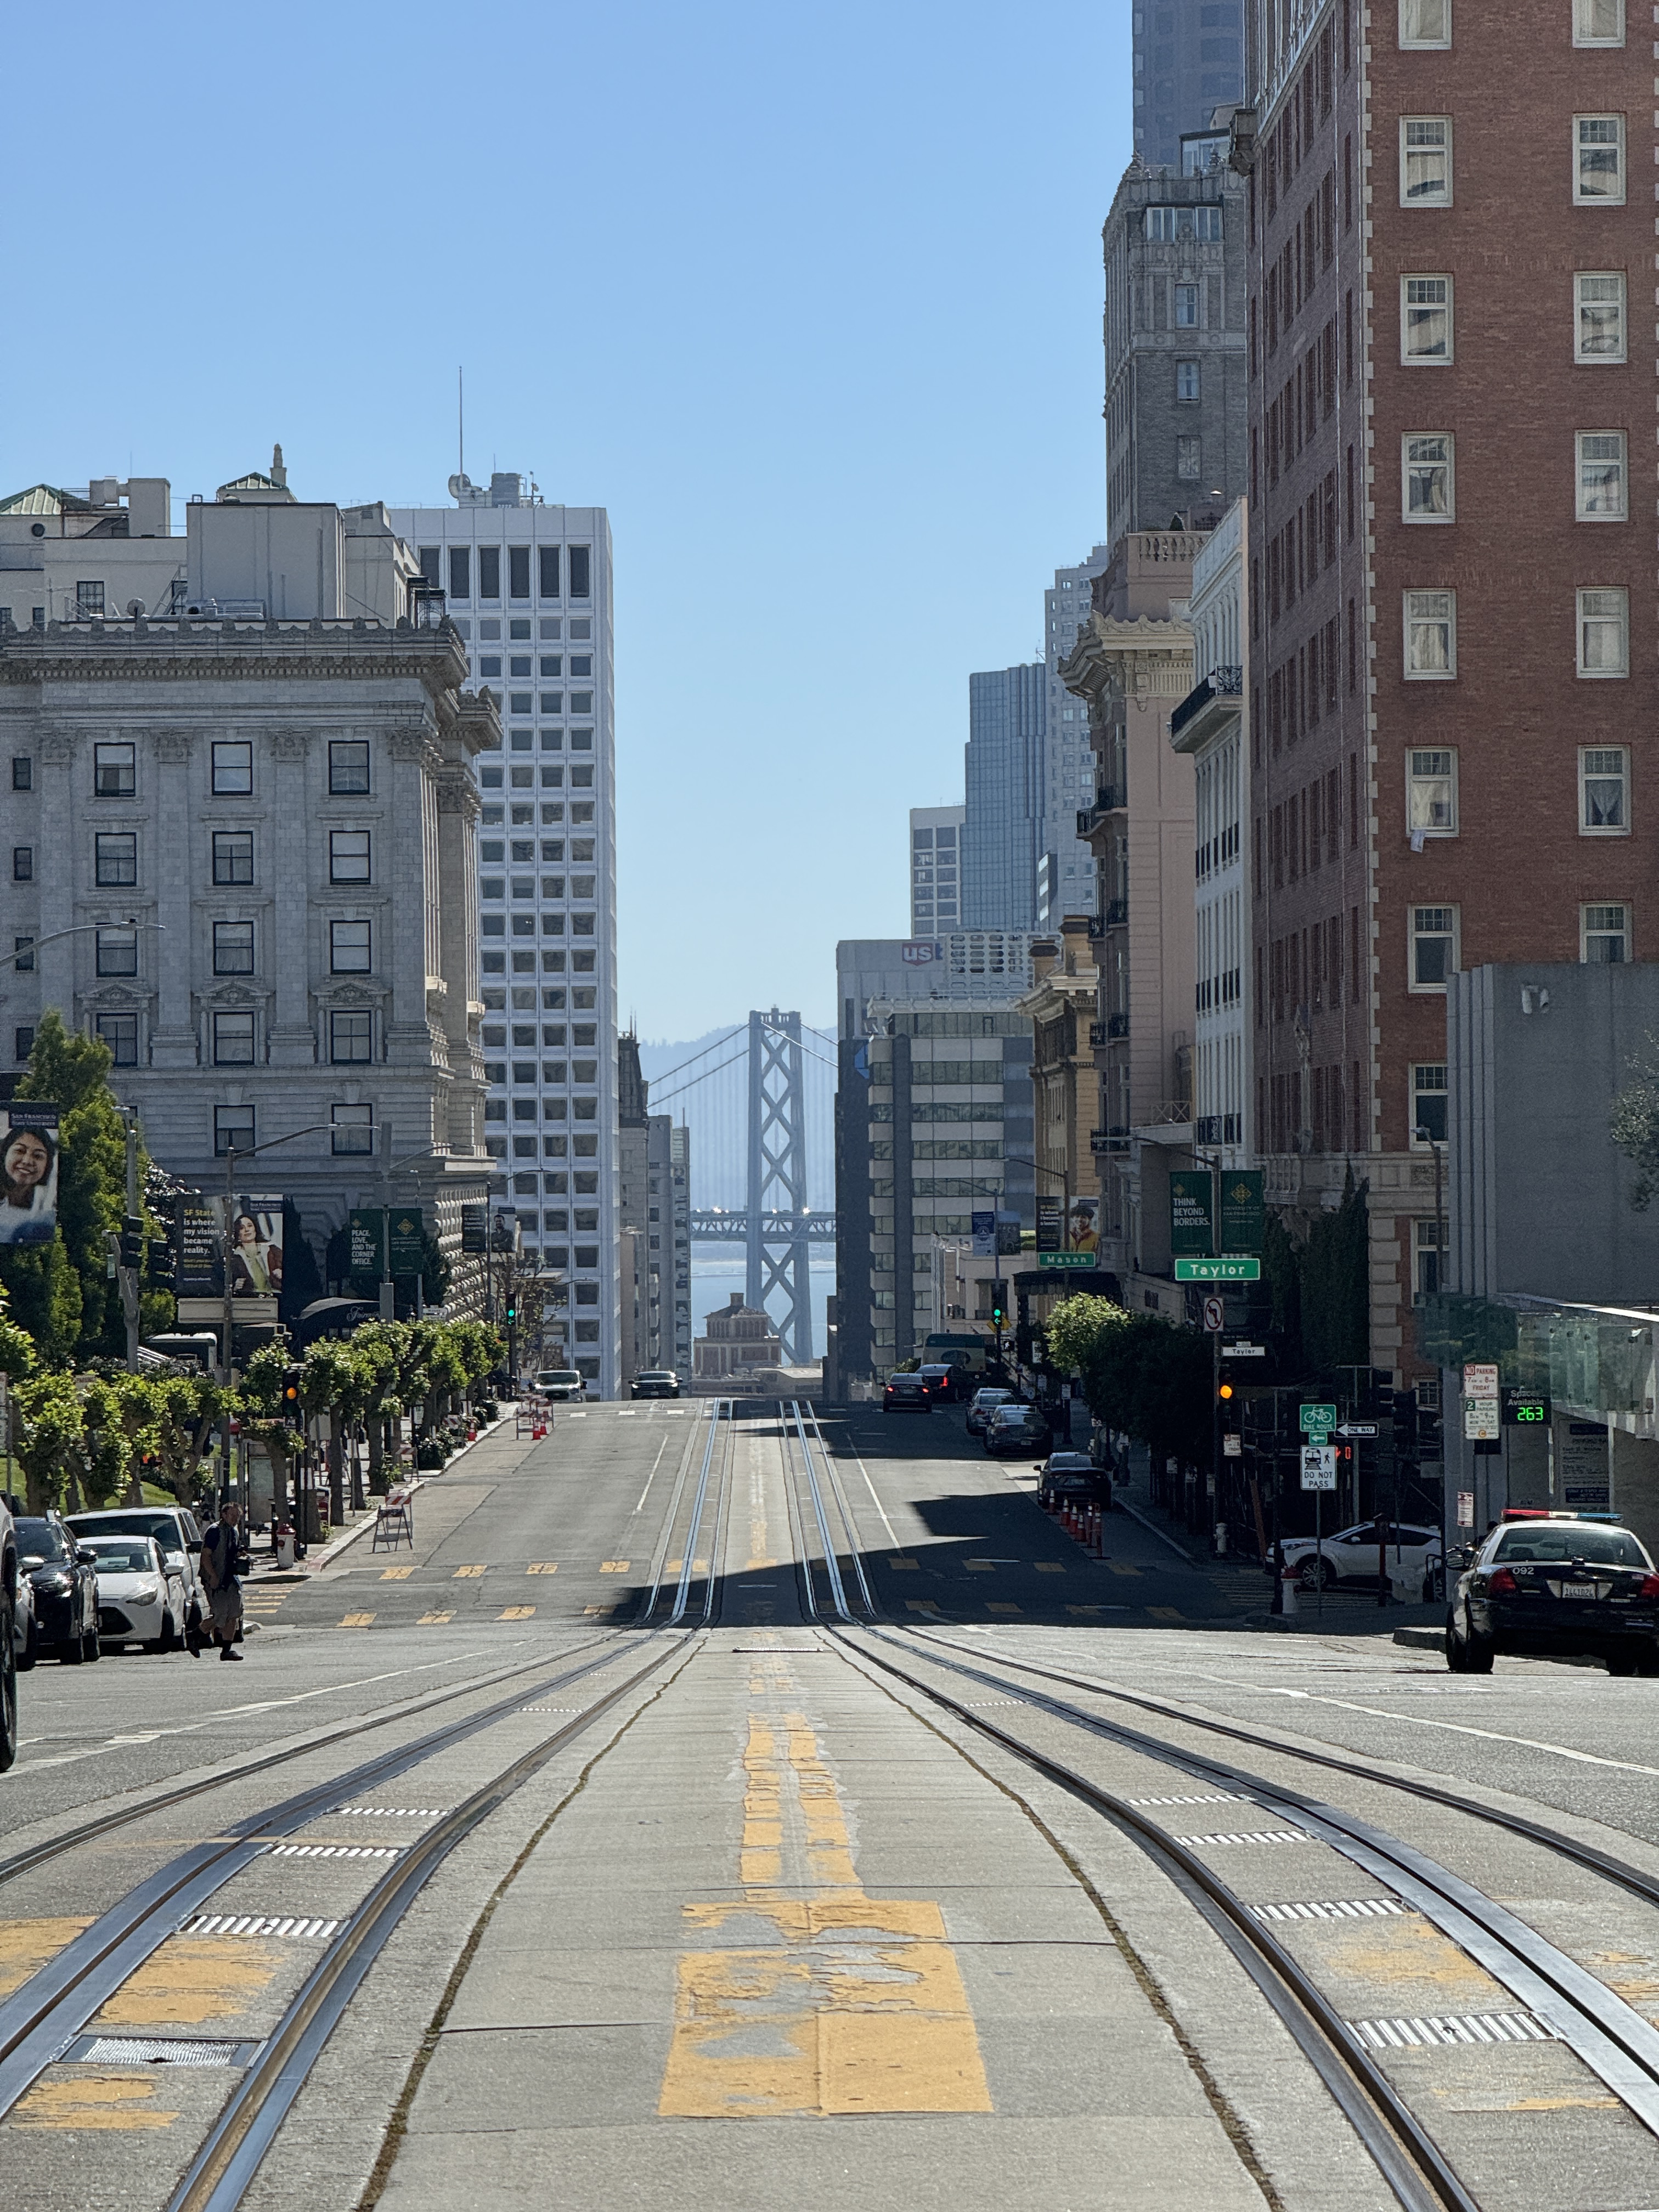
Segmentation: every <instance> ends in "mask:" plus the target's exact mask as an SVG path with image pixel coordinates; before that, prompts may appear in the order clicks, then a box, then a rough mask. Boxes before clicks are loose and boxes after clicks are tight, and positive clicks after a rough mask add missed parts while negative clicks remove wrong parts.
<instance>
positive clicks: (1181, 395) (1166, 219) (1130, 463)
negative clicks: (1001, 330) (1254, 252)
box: [1101, 160, 1249, 547]
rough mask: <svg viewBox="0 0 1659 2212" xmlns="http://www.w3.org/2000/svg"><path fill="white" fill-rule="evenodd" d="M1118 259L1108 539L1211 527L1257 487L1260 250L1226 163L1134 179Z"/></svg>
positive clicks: (1110, 312)
mask: <svg viewBox="0 0 1659 2212" xmlns="http://www.w3.org/2000/svg"><path fill="white" fill-rule="evenodd" d="M1101 237H1102V249H1103V255H1104V261H1105V301H1106V306H1105V319H1104V325H1103V329H1104V337H1105V349H1106V402H1105V411H1106V513H1107V539H1108V543H1109V544H1111V545H1112V546H1113V547H1115V546H1116V545H1117V544H1118V542H1119V540H1120V539H1121V538H1122V537H1123V536H1124V534H1125V532H1128V531H1153V530H1157V531H1167V530H1170V529H1188V530H1191V529H1203V528H1206V527H1207V526H1210V525H1212V524H1213V523H1214V522H1215V521H1216V520H1218V519H1219V517H1220V515H1221V514H1222V513H1223V512H1224V510H1225V508H1226V507H1227V506H1228V505H1229V504H1230V502H1231V501H1232V500H1234V499H1235V498H1237V495H1238V494H1239V493H1240V492H1242V491H1243V489H1244V478H1245V459H1246V453H1247V450H1248V448H1247V443H1246V412H1247V396H1248V395H1247V376H1248V355H1247V352H1246V343H1245V339H1246V327H1245V326H1246V294H1247V290H1248V270H1249V255H1248V248H1247V240H1246V226H1245V202H1244V193H1243V186H1242V185H1241V182H1240V180H1239V179H1238V178H1237V176H1235V175H1234V174H1233V173H1232V172H1231V170H1230V169H1228V168H1225V167H1212V168H1208V169H1206V170H1204V171H1202V172H1201V173H1199V174H1196V175H1193V176H1185V175H1183V174H1182V173H1181V171H1180V170H1179V169H1178V168H1175V167H1152V168H1148V167H1146V165H1145V164H1144V163H1143V162H1142V161H1139V160H1136V161H1133V162H1131V164H1130V166H1129V167H1128V168H1127V169H1126V170H1125V172H1124V173H1123V177H1122V179H1121V182H1120V184H1119V185H1118V188H1117V191H1116V194H1115V197H1114V198H1113V201H1112V209H1111V213H1110V214H1109V216H1108V217H1107V219H1106V225H1105V228H1104V230H1103V233H1102V234H1101Z"/></svg>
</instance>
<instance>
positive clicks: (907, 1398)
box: [881, 1373, 933, 1413]
mask: <svg viewBox="0 0 1659 2212" xmlns="http://www.w3.org/2000/svg"><path fill="white" fill-rule="evenodd" d="M895 1407H898V1408H900V1409H902V1411H904V1412H907V1413H932V1412H933V1392H932V1391H931V1390H930V1389H928V1388H927V1381H926V1378H925V1377H924V1376H920V1375H917V1374H915V1373H901V1374H896V1375H890V1376H888V1378H887V1383H886V1387H885V1389H884V1390H883V1391H882V1394H881V1410H882V1412H883V1413H891V1412H892V1411H893V1410H894V1408H895Z"/></svg>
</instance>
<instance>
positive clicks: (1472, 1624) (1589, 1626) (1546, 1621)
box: [1446, 1506, 1659, 1674]
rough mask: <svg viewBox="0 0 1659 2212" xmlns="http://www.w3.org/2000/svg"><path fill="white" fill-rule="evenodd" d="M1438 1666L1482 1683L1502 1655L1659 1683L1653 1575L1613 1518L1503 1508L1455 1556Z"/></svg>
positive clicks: (1658, 1606)
mask: <svg viewBox="0 0 1659 2212" xmlns="http://www.w3.org/2000/svg"><path fill="white" fill-rule="evenodd" d="M1454 1558H1455V1559H1457V1560H1458V1561H1459V1562H1460V1563H1461V1565H1462V1572H1461V1573H1460V1574H1459V1575H1458V1577H1457V1580H1456V1582H1455V1583H1454V1584H1453V1586H1452V1591H1451V1598H1450V1602H1449V1605H1448V1606H1447V1608H1446V1664H1447V1666H1448V1667H1449V1668H1450V1669H1451V1671H1452V1673H1453V1674H1491V1672H1492V1660H1493V1658H1494V1657H1495V1656H1497V1654H1498V1652H1500V1651H1504V1652H1525V1653H1530V1654H1532V1655H1534V1656H1539V1657H1546V1658H1547V1657H1555V1658H1565V1657H1574V1656H1579V1655H1581V1654H1582V1655H1585V1656H1589V1657H1592V1658H1597V1659H1601V1660H1604V1661H1605V1662H1606V1663H1607V1672H1608V1674H1659V1574H1656V1572H1655V1571H1654V1565H1653V1561H1652V1560H1651V1559H1650V1558H1649V1557H1648V1554H1647V1552H1646V1550H1645V1549H1644V1547H1643V1546H1642V1544H1641V1543H1639V1542H1638V1540H1637V1538H1636V1537H1635V1536H1633V1535H1632V1534H1631V1532H1630V1530H1629V1529H1628V1528H1623V1527H1621V1526H1620V1522H1619V1519H1618V1516H1617V1515H1616V1514H1612V1513H1553V1512H1548V1511H1546V1510H1542V1509H1538V1508H1534V1509H1528V1508H1525V1507H1521V1506H1510V1507H1509V1508H1508V1509H1507V1510H1505V1512H1504V1517H1503V1520H1502V1521H1501V1522H1500V1523H1499V1524H1498V1527H1497V1528H1495V1529H1493V1531H1492V1534H1490V1535H1489V1536H1487V1537H1486V1539H1485V1541H1483V1542H1481V1543H1480V1544H1478V1545H1475V1546H1474V1547H1471V1548H1470V1549H1468V1550H1467V1551H1464V1552H1462V1553H1455V1554H1454Z"/></svg>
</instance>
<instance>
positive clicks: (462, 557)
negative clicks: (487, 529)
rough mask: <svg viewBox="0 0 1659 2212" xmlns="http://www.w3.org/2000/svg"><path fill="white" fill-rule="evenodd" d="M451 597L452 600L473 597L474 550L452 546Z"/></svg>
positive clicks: (450, 569) (450, 561)
mask: <svg viewBox="0 0 1659 2212" xmlns="http://www.w3.org/2000/svg"><path fill="white" fill-rule="evenodd" d="M449 596H450V598H451V599H471V597H472V548H471V546H470V545H452V546H451V547H450V549H449Z"/></svg>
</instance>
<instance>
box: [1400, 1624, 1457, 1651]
mask: <svg viewBox="0 0 1659 2212" xmlns="http://www.w3.org/2000/svg"><path fill="white" fill-rule="evenodd" d="M1394 1640H1395V1643H1396V1644H1404V1645H1405V1646H1406V1649H1407V1650H1408V1651H1441V1652H1443V1651H1444V1650H1445V1648H1446V1632H1445V1630H1444V1629H1443V1628H1396V1629H1395V1632H1394Z"/></svg>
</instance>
